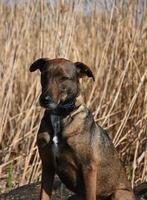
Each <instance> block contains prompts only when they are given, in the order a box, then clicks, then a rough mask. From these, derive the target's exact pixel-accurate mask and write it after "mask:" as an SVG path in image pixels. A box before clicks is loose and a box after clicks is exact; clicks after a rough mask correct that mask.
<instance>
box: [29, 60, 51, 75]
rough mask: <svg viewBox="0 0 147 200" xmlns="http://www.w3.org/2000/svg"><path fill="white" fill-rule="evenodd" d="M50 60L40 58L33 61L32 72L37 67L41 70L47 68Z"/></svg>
mask: <svg viewBox="0 0 147 200" xmlns="http://www.w3.org/2000/svg"><path fill="white" fill-rule="evenodd" d="M48 62H49V59H48V58H39V59H37V60H36V61H35V62H33V63H32V64H31V66H30V72H34V71H36V70H37V69H39V70H40V71H41V72H42V71H43V70H44V69H45V67H46V66H47V63H48Z"/></svg>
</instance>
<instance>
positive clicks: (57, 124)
mask: <svg viewBox="0 0 147 200" xmlns="http://www.w3.org/2000/svg"><path fill="white" fill-rule="evenodd" d="M83 102H84V101H83V98H82V96H78V97H77V98H76V101H75V109H74V110H73V111H71V112H69V114H68V115H73V114H74V112H76V110H77V109H78V108H79V107H80V105H82V104H83ZM66 117H67V115H66ZM64 118H65V116H62V115H55V114H50V119H51V123H52V127H53V142H54V144H55V145H56V146H57V145H58V143H59V140H61V139H62V123H63V119H64Z"/></svg>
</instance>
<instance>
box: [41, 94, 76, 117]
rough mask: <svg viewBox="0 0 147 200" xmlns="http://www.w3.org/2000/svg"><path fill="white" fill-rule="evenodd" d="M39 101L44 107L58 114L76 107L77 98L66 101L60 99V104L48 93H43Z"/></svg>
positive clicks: (65, 112)
mask: <svg viewBox="0 0 147 200" xmlns="http://www.w3.org/2000/svg"><path fill="white" fill-rule="evenodd" d="M39 101H40V105H41V106H42V107H44V108H46V109H47V110H49V111H50V112H51V113H53V114H56V115H64V114H67V113H69V112H71V111H73V110H74V109H75V99H67V100H65V101H64V102H63V101H60V102H59V104H56V103H55V102H53V101H52V99H51V97H50V96H49V95H48V94H44V93H42V94H41V95H40V99H39Z"/></svg>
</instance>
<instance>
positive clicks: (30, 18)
mask: <svg viewBox="0 0 147 200" xmlns="http://www.w3.org/2000/svg"><path fill="white" fill-rule="evenodd" d="M103 2H105V1H103ZM124 2H125V1H123V0H120V1H115V3H113V4H112V7H111V8H110V7H109V8H108V7H107V8H105V9H99V7H98V6H97V1H93V2H91V1H89V2H88V3H87V4H84V0H83V1H82V0H76V1H72V0H71V1H68V2H64V1H63V0H62V1H56V2H55V1H43V0H40V1H39V0H38V1H37V0H33V1H24V2H23V3H20V4H17V3H13V4H11V3H10V4H6V3H3V2H2V1H1V2H0V47H1V51H0V191H1V192H4V191H8V190H10V189H11V188H15V187H17V186H20V185H23V184H26V183H29V182H35V181H37V180H38V179H40V173H41V165H40V159H39V156H38V152H37V148H36V133H37V129H38V126H39V123H40V119H41V116H42V113H43V109H42V108H40V106H39V103H38V96H39V94H40V81H39V79H40V75H39V72H35V73H33V74H31V73H30V72H29V66H30V64H31V63H32V62H33V61H34V60H35V59H37V58H39V57H49V58H56V57H65V58H67V59H71V60H72V61H82V62H84V63H86V64H87V65H89V66H90V67H91V69H92V70H93V72H94V74H95V78H96V81H95V82H92V80H88V79H86V78H85V79H84V80H82V81H81V88H82V93H83V95H84V98H85V102H86V103H87V105H88V106H89V108H90V110H91V111H92V112H93V115H94V118H95V120H96V121H97V122H98V123H99V124H100V125H101V126H102V127H104V128H105V129H107V130H108V133H109V135H110V137H112V138H113V142H114V144H115V146H116V148H117V150H118V151H119V153H120V157H121V159H122V160H123V162H124V165H125V167H126V171H127V174H128V178H129V179H130V180H131V181H132V185H134V184H137V183H139V182H143V181H144V180H146V179H147V174H146V167H147V151H146V149H147V147H146V143H147V132H146V125H147V4H146V3H145V2H146V1H144V4H142V6H141V10H140V6H138V4H139V2H140V1H137V0H129V1H127V3H124ZM85 6H86V7H85Z"/></svg>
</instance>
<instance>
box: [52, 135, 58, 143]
mask: <svg viewBox="0 0 147 200" xmlns="http://www.w3.org/2000/svg"><path fill="white" fill-rule="evenodd" d="M53 142H54V144H55V145H57V144H58V137H57V136H54V137H53Z"/></svg>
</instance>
